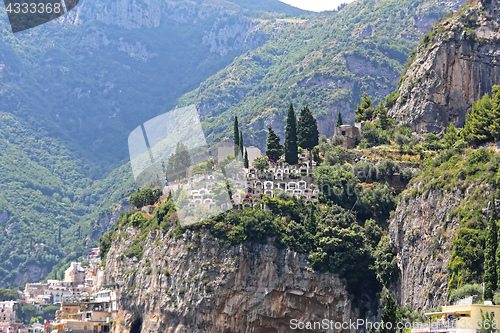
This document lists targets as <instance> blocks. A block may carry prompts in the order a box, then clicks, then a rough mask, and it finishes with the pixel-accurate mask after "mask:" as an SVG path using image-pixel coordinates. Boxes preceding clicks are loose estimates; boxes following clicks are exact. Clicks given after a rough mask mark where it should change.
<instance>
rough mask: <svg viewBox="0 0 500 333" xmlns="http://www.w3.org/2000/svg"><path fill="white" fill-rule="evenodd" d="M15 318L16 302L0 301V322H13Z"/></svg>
mask: <svg viewBox="0 0 500 333" xmlns="http://www.w3.org/2000/svg"><path fill="white" fill-rule="evenodd" d="M15 320H16V302H14V301H6V302H0V322H4V323H5V322H14V321H15Z"/></svg>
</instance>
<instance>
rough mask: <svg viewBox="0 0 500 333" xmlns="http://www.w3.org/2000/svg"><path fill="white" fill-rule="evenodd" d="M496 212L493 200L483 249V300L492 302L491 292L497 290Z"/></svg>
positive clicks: (493, 200)
mask: <svg viewBox="0 0 500 333" xmlns="http://www.w3.org/2000/svg"><path fill="white" fill-rule="evenodd" d="M497 237H498V228H497V211H496V208H495V199H492V200H491V216H490V220H489V222H488V230H487V234H486V244H485V249H484V279H483V282H484V295H483V297H484V299H485V300H492V299H493V292H494V291H495V290H496V289H497V282H498V281H497V280H498V279H497V265H496V253H497V248H498V238H497Z"/></svg>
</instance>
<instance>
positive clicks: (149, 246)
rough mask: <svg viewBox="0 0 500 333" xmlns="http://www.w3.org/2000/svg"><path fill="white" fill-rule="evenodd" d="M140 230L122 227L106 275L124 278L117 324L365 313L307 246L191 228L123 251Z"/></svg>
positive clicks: (282, 320)
mask: <svg viewBox="0 0 500 333" xmlns="http://www.w3.org/2000/svg"><path fill="white" fill-rule="evenodd" d="M136 235H137V231H136V230H135V229H133V228H128V229H127V230H126V231H122V232H121V233H120V235H119V237H118V239H119V240H118V241H115V242H113V244H112V246H111V248H110V251H109V253H108V254H107V259H106V268H105V270H104V271H102V275H101V278H100V283H101V285H107V284H116V285H117V286H118V307H119V311H118V312H117V313H116V316H115V318H114V323H115V324H114V328H113V332H130V331H131V329H132V328H133V329H134V330H137V329H138V331H140V332H233V333H236V332H262V333H264V332H290V331H291V328H290V321H291V320H292V319H297V320H302V321H303V322H306V321H321V320H324V319H328V320H333V321H340V322H344V321H348V320H349V319H351V318H357V317H358V316H359V312H358V310H356V308H354V306H353V303H352V299H351V298H350V296H349V295H348V292H347V291H346V288H345V286H344V284H343V282H342V281H341V280H340V279H339V277H338V276H336V275H334V274H330V273H325V274H323V273H317V272H314V271H313V270H312V269H311V268H310V266H309V264H308V261H307V257H306V256H305V255H303V254H298V253H295V252H292V251H289V250H284V249H278V248H276V247H275V246H273V245H271V244H270V243H268V244H253V243H244V244H243V245H238V246H231V247H228V246H225V245H221V244H220V243H219V241H218V240H217V239H214V238H213V237H211V236H210V235H209V234H203V233H202V234H201V235H200V234H195V233H194V232H193V231H190V230H188V231H187V232H186V233H185V234H184V235H183V237H180V238H179V237H175V236H173V235H172V234H170V236H169V234H168V233H164V232H151V233H150V234H149V236H148V237H147V239H146V240H145V243H144V247H143V250H144V254H143V255H142V258H141V260H137V258H136V257H131V258H129V257H127V256H126V255H123V253H124V252H125V251H126V250H127V249H128V248H129V247H130V246H131V244H132V243H133V241H134V239H135V237H136ZM176 238H177V239H176ZM328 332H330V331H328Z"/></svg>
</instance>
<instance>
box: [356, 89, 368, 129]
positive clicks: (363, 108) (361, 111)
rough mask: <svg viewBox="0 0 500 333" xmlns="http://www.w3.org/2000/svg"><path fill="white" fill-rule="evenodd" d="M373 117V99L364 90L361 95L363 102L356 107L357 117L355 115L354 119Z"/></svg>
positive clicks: (361, 119)
mask: <svg viewBox="0 0 500 333" xmlns="http://www.w3.org/2000/svg"><path fill="white" fill-rule="evenodd" d="M371 118H373V101H372V99H371V98H370V97H369V96H368V94H367V93H365V92H364V93H363V96H362V97H361V102H360V103H359V104H358V107H357V108H356V117H354V121H357V122H361V121H366V120H370V119H371Z"/></svg>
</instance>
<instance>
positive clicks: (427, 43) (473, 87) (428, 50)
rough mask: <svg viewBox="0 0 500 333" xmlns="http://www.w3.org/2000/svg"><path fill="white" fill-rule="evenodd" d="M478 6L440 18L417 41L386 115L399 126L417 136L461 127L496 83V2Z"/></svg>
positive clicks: (499, 45)
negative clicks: (466, 117)
mask: <svg viewBox="0 0 500 333" xmlns="http://www.w3.org/2000/svg"><path fill="white" fill-rule="evenodd" d="M483 2H484V4H483ZM483 2H481V1H477V2H476V3H475V4H474V5H472V6H471V5H469V7H464V8H462V9H461V10H460V11H458V12H457V13H456V14H454V15H453V16H450V17H447V18H444V19H443V20H441V21H440V22H439V23H438V24H436V25H435V26H434V27H433V28H432V29H431V32H430V33H429V34H428V35H427V36H426V37H425V38H424V39H423V41H422V42H421V44H420V46H419V47H418V49H417V53H416V56H415V58H414V60H413V62H412V63H411V65H410V67H409V69H408V71H407V72H406V74H405V75H404V76H403V78H402V81H401V84H400V87H399V89H398V93H399V97H398V99H397V101H396V103H395V104H394V106H393V107H392V108H391V109H390V110H389V114H390V115H391V116H392V117H394V118H395V119H397V120H398V122H399V124H400V125H406V126H408V127H410V128H412V129H413V131H415V132H417V133H427V132H433V133H442V132H443V131H444V130H445V129H446V127H447V126H448V125H449V124H450V123H453V124H454V125H455V126H459V127H461V126H463V125H464V123H465V116H466V114H467V113H469V112H470V110H471V108H472V104H473V103H474V102H476V101H477V100H479V99H480V98H482V96H483V95H484V94H486V93H491V88H492V86H493V85H495V84H499V83H500V25H499V22H500V13H499V11H498V7H499V2H498V1H496V0H492V1H488V3H487V4H486V1H483ZM464 6H465V5H464Z"/></svg>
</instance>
